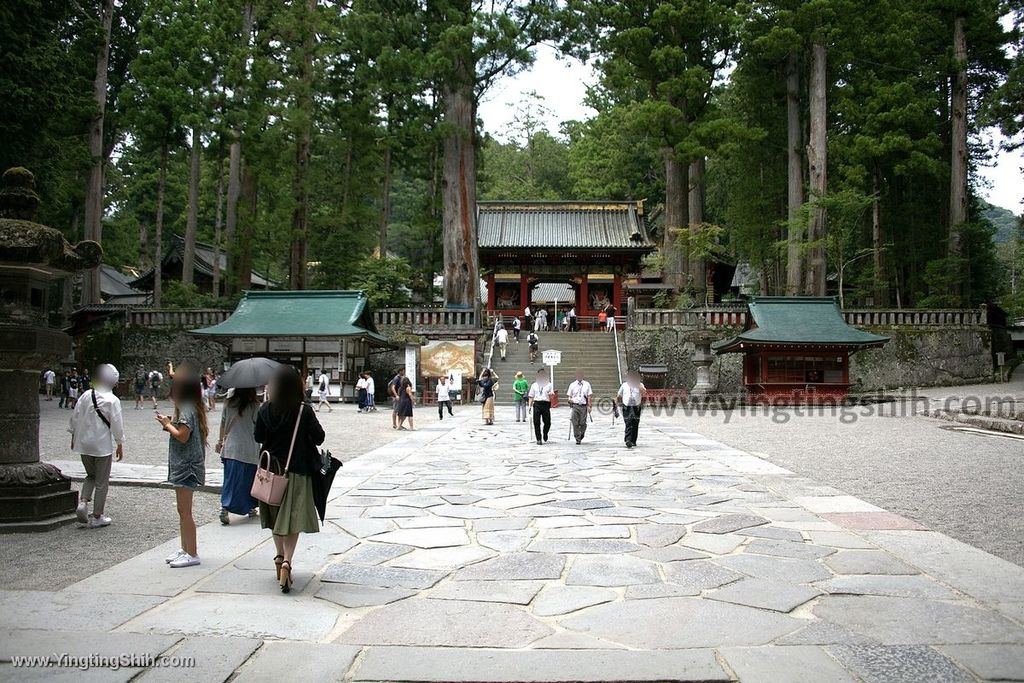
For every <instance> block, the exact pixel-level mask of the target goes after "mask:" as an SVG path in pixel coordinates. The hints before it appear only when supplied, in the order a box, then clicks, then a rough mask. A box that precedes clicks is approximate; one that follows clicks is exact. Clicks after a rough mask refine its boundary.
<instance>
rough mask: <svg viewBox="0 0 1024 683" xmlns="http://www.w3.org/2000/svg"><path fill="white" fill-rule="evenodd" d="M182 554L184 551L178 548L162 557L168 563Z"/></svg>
mask: <svg viewBox="0 0 1024 683" xmlns="http://www.w3.org/2000/svg"><path fill="white" fill-rule="evenodd" d="M184 554H185V551H184V550H182V549H181V548H178V549H177V550H175V551H174V552H173V553H171V554H170V555H168V556H167V557H165V558H164V562H166V563H167V564H170V563H171V562H174V561H175V560H176V559H178V558H179V557H181V556H182V555H184Z"/></svg>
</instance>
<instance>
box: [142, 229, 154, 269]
mask: <svg viewBox="0 0 1024 683" xmlns="http://www.w3.org/2000/svg"><path fill="white" fill-rule="evenodd" d="M152 258H153V256H152V254H150V252H149V224H148V223H146V222H145V221H139V268H141V269H142V270H143V271H146V270H148V269H149V267H150V262H151V260H152Z"/></svg>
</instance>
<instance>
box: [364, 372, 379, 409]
mask: <svg viewBox="0 0 1024 683" xmlns="http://www.w3.org/2000/svg"><path fill="white" fill-rule="evenodd" d="M363 377H365V378H366V412H370V411H371V410H377V404H376V403H374V402H373V394H374V392H375V391H376V389H377V387H376V384H375V383H374V381H373V375H371V374H370V373H369V371H367V372H364V373H363Z"/></svg>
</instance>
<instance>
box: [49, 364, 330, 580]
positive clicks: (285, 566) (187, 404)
mask: <svg viewBox="0 0 1024 683" xmlns="http://www.w3.org/2000/svg"><path fill="white" fill-rule="evenodd" d="M168 374H169V375H170V378H171V384H170V392H169V398H170V401H171V404H172V406H173V410H172V411H171V413H170V414H162V413H160V412H159V411H157V412H156V416H155V419H156V422H157V423H158V424H159V425H160V428H161V429H162V430H163V431H165V432H167V434H168V453H167V481H168V482H169V483H170V484H171V486H172V487H173V488H174V492H175V502H176V505H177V512H178V522H179V529H178V530H179V535H180V540H181V544H180V545H181V547H180V548H179V549H178V550H177V551H175V552H174V553H172V554H171V555H170V556H168V557H167V558H166V562H167V564H168V565H169V566H170V567H171V568H174V569H179V568H184V567H193V566H196V565H199V564H200V559H199V548H198V543H197V535H196V523H195V518H194V516H193V512H192V502H193V495H194V493H195V491H196V490H197V489H199V488H201V487H202V486H203V485H204V484H205V481H206V464H205V463H206V449H207V445H208V443H209V441H210V425H209V422H208V416H207V413H208V407H209V406H210V405H211V404H210V401H209V395H208V394H209V391H210V389H211V387H212V386H215V385H214V382H215V381H216V379H217V377H216V374H215V373H213V371H212V370H211V369H209V368H208V369H207V371H206V372H201V371H200V370H199V369H197V368H193V367H192V366H191V365H189V364H181V365H179V367H178V368H177V370H175V369H174V368H173V367H172V366H169V367H168ZM204 377H205V378H206V380H205V382H204ZM118 379H119V373H118V371H117V369H116V368H115V367H114V366H113V365H109V364H104V365H101V366H100V367H99V368H98V369H97V373H96V379H95V381H94V383H93V384H94V386H93V387H92V388H90V389H87V390H86V391H84V392H83V393H82V395H81V396H79V397H78V401H77V404H76V405H75V406H74V412H73V413H72V416H71V421H70V425H69V431H70V432H71V450H72V452H74V453H77V454H78V455H79V456H80V457H81V459H82V464H83V466H84V468H85V472H86V477H85V481H84V483H83V485H82V492H81V495H80V497H79V504H78V507H77V510H76V515H77V517H78V520H79V521H80V522H81V523H82V524H83V525H85V526H86V527H87V528H93V529H95V528H100V527H105V526H108V525H109V524H110V523H111V518H110V517H109V516H108V515H106V514H105V503H106V498H107V491H108V488H109V483H110V470H111V463H112V461H113V460H117V461H120V460H121V459H122V458H123V457H124V420H123V415H122V409H121V401H120V399H118V398H117V396H116V395H115V394H114V391H113V390H114V387H115V386H116V385H117V382H118ZM146 380H147V381H149V375H148V374H147V375H146ZM303 389H304V388H303V382H302V378H301V376H300V375H299V372H298V371H297V370H296V369H295V368H293V367H291V366H281V367H280V368H279V369H278V371H277V373H276V374H275V376H274V378H273V379H272V381H271V383H270V385H269V387H268V389H267V392H266V393H267V395H268V396H269V400H267V401H265V402H262V403H261V402H260V400H259V398H258V393H257V388H256V387H247V388H233V389H231V390H229V391H228V395H227V400H226V402H225V406H224V410H223V411H222V413H221V419H220V426H219V430H218V432H217V441H216V445H215V446H214V450H215V451H216V452H217V453H218V454H219V455H220V457H221V460H222V462H223V463H224V484H223V487H222V492H221V506H222V508H221V513H220V520H221V522H222V523H223V524H230V514H232V513H233V514H238V515H245V516H256V515H258V516H259V518H260V522H261V524H262V526H263V528H265V529H270V530H271V533H272V535H273V539H274V546H275V549H276V555H275V556H274V558H273V562H274V567H275V575H276V577H277V581H278V583H279V585H280V588H281V591H282V592H285V593H287V592H289V591H290V590H291V586H292V561H293V558H294V554H295V548H296V546H297V544H298V538H299V534H300V533H316V532H317V531H319V528H320V525H319V520H321V519H322V512H320V513H319V516H318V510H319V507H322V505H323V504H324V503H325V502H326V490H327V488H328V487H327V486H325V485H324V484H323V481H322V480H321V478H322V477H324V476H326V474H327V472H328V471H331V467H330V463H329V462H328V461H329V460H330V458H329V454H325V453H323V452H321V450H320V445H321V444H323V442H324V438H325V434H324V430H323V428H322V427H321V426H320V423H319V422H318V421H317V419H316V417H315V416H314V411H313V409H312V406H310V405H308V403H307V401H306V400H305V395H304V390H303ZM334 462H335V465H337V462H336V461H334ZM261 468H262V469H261ZM262 472H270V473H274V472H276V473H283V476H282V480H283V481H285V482H286V485H285V489H284V493H283V497H281V498H279V499H276V500H274V502H273V504H272V503H271V502H267V501H264V500H258V499H257V496H259V495H261V492H262V491H263V489H262V488H260V487H259V486H257V485H256V483H257V480H258V479H259V478H260V476H261V473H262Z"/></svg>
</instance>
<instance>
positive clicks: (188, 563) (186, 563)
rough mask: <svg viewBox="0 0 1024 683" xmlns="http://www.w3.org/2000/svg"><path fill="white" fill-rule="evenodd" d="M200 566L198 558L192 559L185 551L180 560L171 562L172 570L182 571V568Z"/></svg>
mask: <svg viewBox="0 0 1024 683" xmlns="http://www.w3.org/2000/svg"><path fill="white" fill-rule="evenodd" d="M198 564H199V558H198V557H192V556H191V555H189V554H188V553H186V552H184V551H183V552H182V553H181V555H179V556H178V559H176V560H171V562H170V565H171V569H180V568H181V567H195V566H197V565H198Z"/></svg>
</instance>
